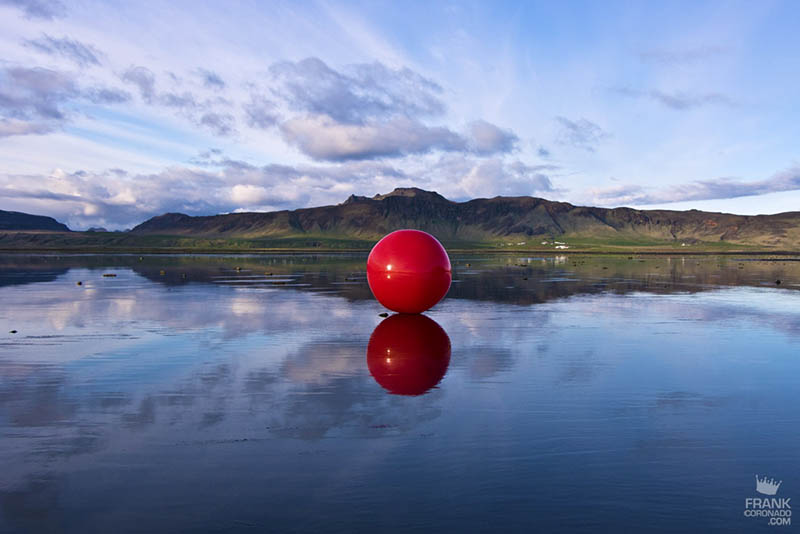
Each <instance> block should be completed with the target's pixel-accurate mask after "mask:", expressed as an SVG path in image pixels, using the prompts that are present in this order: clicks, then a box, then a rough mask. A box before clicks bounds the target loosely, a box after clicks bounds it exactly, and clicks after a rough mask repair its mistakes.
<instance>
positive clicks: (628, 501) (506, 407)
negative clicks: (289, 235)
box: [0, 255, 800, 532]
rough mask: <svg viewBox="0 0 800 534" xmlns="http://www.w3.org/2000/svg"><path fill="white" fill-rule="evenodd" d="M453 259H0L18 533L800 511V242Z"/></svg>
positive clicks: (7, 507)
mask: <svg viewBox="0 0 800 534" xmlns="http://www.w3.org/2000/svg"><path fill="white" fill-rule="evenodd" d="M452 259H453V266H454V283H453V286H452V288H451V290H450V293H449V294H448V297H447V298H446V299H445V300H444V301H442V302H441V303H440V304H439V305H437V306H436V307H435V308H433V309H432V310H430V311H429V312H428V313H427V314H426V317H427V318H416V319H413V318H411V319H410V318H408V317H405V316H390V317H388V318H386V319H384V318H383V317H380V316H379V314H380V313H382V312H384V311H385V310H383V309H382V308H381V306H380V305H379V304H378V303H377V302H375V301H374V300H373V299H372V298H371V295H370V293H369V288H368V287H367V285H366V278H365V274H364V263H365V257H364V256H359V255H272V256H227V257H226V256H182V255H175V256H138V255H121V256H98V255H62V256H56V255H48V256H30V255H6V256H0V467H2V473H3V476H2V477H0V531H22V532H24V531H45V532H46V531H72V532H90V531H98V532H103V531H104V532H141V531H151V532H152V531H182V532H238V531H275V532H286V531H309V532H311V531H314V532H318V531H323V530H324V531H342V532H344V531H346V532H350V531H365V530H370V531H372V530H377V531H415V530H418V531H423V530H424V531H428V530H434V529H435V530H440V531H459V532H460V531H477V530H484V531H485V530H506V531H521V530H526V531H542V532H555V531H559V532H617V531H630V532H636V531H640V532H645V531H661V532H676V531H692V532H711V531H760V530H764V531H773V529H776V528H778V530H779V531H782V530H783V531H785V530H790V529H791V528H792V527H791V526H789V527H775V526H768V525H767V520H766V519H763V518H747V517H744V514H743V511H744V508H745V499H746V498H751V497H759V496H760V495H759V494H757V493H756V492H755V483H754V476H755V475H756V474H759V475H768V476H770V477H774V478H776V479H782V480H783V484H782V485H781V487H780V489H779V493H778V496H782V497H794V496H796V495H800V467H798V466H799V465H800V462H798V460H800V453H799V452H798V441H800V440H798V435H799V434H798V430H797V429H798V428H800V424H799V423H800V415H799V412H798V407H800V403H799V402H798V400H799V398H800V394H799V393H798V392H799V391H800V389H799V387H800V373H798V371H800V358H799V357H798V353H799V349H800V292H799V291H797V289H800V262H798V261H795V260H794V259H793V258H778V257H773V258H767V257H764V258H759V257H749V256H748V257H741V258H739V257H731V256H726V257H714V256H686V257H679V256H676V257H663V256H655V257H638V256H631V257H627V256H609V257H592V256H576V255H569V256H550V257H524V256H510V255H509V256H469V257H467V256H464V257H453V258H452ZM104 275H114V276H104ZM779 281H780V283H778V282H779ZM79 283H80V285H79ZM382 323H383V324H382ZM12 330H16V333H11V331H12ZM415 343H416V345H415ZM392 351H394V352H392ZM414 351H417V352H419V353H420V354H419V357H410V356H409V352H414Z"/></svg>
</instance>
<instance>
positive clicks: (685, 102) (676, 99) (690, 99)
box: [612, 87, 735, 111]
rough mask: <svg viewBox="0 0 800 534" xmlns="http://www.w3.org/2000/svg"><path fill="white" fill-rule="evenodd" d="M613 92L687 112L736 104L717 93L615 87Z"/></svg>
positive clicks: (726, 96) (727, 97)
mask: <svg viewBox="0 0 800 534" xmlns="http://www.w3.org/2000/svg"><path fill="white" fill-rule="evenodd" d="M612 91H613V92H614V93H616V94H619V95H621V96H625V97H629V98H647V99H650V100H653V101H655V102H658V103H659V104H661V105H663V106H665V107H668V108H670V109H674V110H678V111H685V110H689V109H693V108H698V107H702V106H709V105H717V106H734V105H735V102H734V101H733V99H732V98H730V97H729V96H728V95H725V94H723V93H717V92H710V93H692V92H687V91H679V92H673V93H666V92H664V91H659V90H656V89H651V90H647V91H645V90H640V89H632V88H630V87H615V88H613V89H612Z"/></svg>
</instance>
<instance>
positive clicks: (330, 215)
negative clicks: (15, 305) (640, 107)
mask: <svg viewBox="0 0 800 534" xmlns="http://www.w3.org/2000/svg"><path fill="white" fill-rule="evenodd" d="M7 213H12V212H0V231H2V230H5V231H8V230H13V229H14V228H12V227H11V226H9V222H8V221H13V220H18V221H19V224H20V226H19V227H17V228H16V230H30V229H37V230H51V231H65V230H66V227H65V226H64V225H60V223H57V222H56V221H55V220H53V219H50V218H49V217H38V218H37V217H36V216H31V215H27V216H25V217H29V218H36V220H37V221H39V223H38V224H39V227H37V228H34V226H36V225H35V224H34V219H26V218H24V217H21V216H23V215H24V214H13V213H12V215H14V216H15V217H16V218H9V217H8V216H6V215H5V214H7ZM3 221H6V222H5V226H4V225H3V224H4V223H3ZM25 225H27V227H25ZM56 226H58V228H57V227H56ZM399 228H416V229H420V230H424V231H426V232H429V233H431V234H433V235H435V236H436V237H437V238H439V240H440V241H442V242H443V243H444V244H445V245H449V246H456V247H457V246H468V247H480V248H483V247H489V248H498V247H504V246H514V247H520V246H526V247H532V246H539V245H541V244H543V242H548V244H549V245H552V244H553V242H554V241H555V240H559V242H566V243H569V244H570V245H574V246H576V247H578V248H581V247H591V246H602V245H610V246H648V247H657V246H706V247H708V246H711V247H720V246H728V247H740V248H741V247H745V248H746V247H757V248H759V249H773V250H775V249H780V250H786V251H790V250H800V212H787V213H779V214H774V215H754V216H748V215H733V214H728V213H714V212H704V211H697V210H689V211H673V210H637V209H632V208H597V207H586V206H575V205H573V204H570V203H567V202H555V201H550V200H545V199H542V198H534V197H495V198H489V199H474V200H469V201H466V202H454V201H451V200H448V199H446V198H444V197H443V196H441V195H439V194H438V193H435V192H432V191H425V190H422V189H417V188H397V189H395V190H394V191H392V192H391V193H388V194H384V195H376V196H374V197H371V198H370V197H362V196H355V195H352V196H350V198H348V199H347V200H346V201H345V202H343V203H341V204H338V205H333V206H321V207H316V208H303V209H296V210H283V211H274V212H266V213H260V212H259V213H256V212H250V213H229V214H224V215H211V216H190V215H185V214H182V213H167V214H164V215H159V216H157V217H153V218H151V219H149V220H147V221H145V222H143V223H141V224H139V225H138V226H136V227H135V228H133V229H132V230H130V231H129V232H126V233H124V234H120V233H117V236H116V237H115V238H114V243H115V246H126V244H127V246H148V245H145V244H144V243H151V244H152V243H154V241H153V239H160V240H161V242H163V243H167V245H165V246H176V243H182V244H183V246H189V247H191V246H194V245H192V243H193V242H194V241H197V240H202V241H203V243H206V244H207V245H209V246H214V245H213V243H224V242H226V240H227V241H228V242H230V240H235V241H236V242H237V245H236V248H239V247H242V246H244V247H245V248H273V247H276V246H277V247H280V246H281V243H284V244H285V245H286V247H287V248H292V247H300V248H303V247H304V246H309V245H310V246H314V247H323V248H324V247H326V246H327V245H328V244H329V243H331V242H333V241H336V240H338V241H341V242H344V243H348V246H349V247H351V248H368V247H369V246H370V243H374V242H375V241H376V240H377V239H380V238H381V237H382V236H383V235H385V234H387V233H388V232H391V231H392V230H396V229H399ZM93 234H96V235H93ZM82 235H83V236H84V238H82V239H84V241H82V242H83V243H84V245H85V244H86V243H87V242H90V241H91V239H97V240H99V239H102V236H106V239H109V237H108V236H110V234H106V233H102V232H99V233H92V234H86V233H82ZM85 236H92V237H91V238H86V237H85ZM167 238H169V239H167ZM86 239H88V240H89V241H86ZM193 240H194V241H193ZM37 241H39V243H41V242H42V239H41V238H40V239H38V240H37ZM248 243H249V245H248ZM359 243H360V244H361V245H359ZM304 244H305V245H304ZM0 247H2V248H8V246H5V245H4V243H3V239H2V236H0Z"/></svg>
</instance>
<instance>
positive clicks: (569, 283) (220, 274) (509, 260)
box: [0, 254, 800, 305]
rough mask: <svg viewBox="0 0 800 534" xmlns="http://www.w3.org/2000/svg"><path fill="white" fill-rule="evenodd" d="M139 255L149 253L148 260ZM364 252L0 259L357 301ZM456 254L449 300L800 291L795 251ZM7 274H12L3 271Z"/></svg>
mask: <svg viewBox="0 0 800 534" xmlns="http://www.w3.org/2000/svg"><path fill="white" fill-rule="evenodd" d="M140 258H141V259H140ZM365 260H366V255H363V254H362V255H359V254H316V255H311V254H305V255H263V256H257V255H253V256H210V255H195V256H191V255H170V256H137V255H116V256H110V255H109V256H103V255H86V256H15V255H8V256H0V285H13V284H18V283H29V282H35V281H39V280H42V281H50V280H54V279H55V277H56V276H57V275H59V274H63V273H64V272H65V271H66V270H67V269H71V268H89V269H92V270H96V271H101V272H97V276H98V277H99V276H100V275H101V274H102V271H103V270H104V269H108V268H112V267H116V268H119V267H127V268H130V269H132V270H133V271H134V272H136V273H137V274H139V275H141V276H144V277H145V278H147V279H149V280H151V281H153V282H157V283H159V284H164V285H167V286H181V285H185V284H190V283H208V284H215V285H220V286H226V287H247V288H275V289H296V290H301V291H311V292H315V293H330V294H336V295H339V296H342V297H345V298H347V299H348V300H351V301H356V300H372V298H373V297H372V293H371V292H370V290H369V287H368V286H367V282H366V276H365V272H364V271H365ZM452 260H453V262H452V263H453V284H452V286H451V287H450V291H449V292H448V294H447V298H450V299H471V300H483V301H494V302H503V303H512V304H518V305H530V304H536V303H542V302H547V301H550V300H553V299H559V298H564V297H568V296H570V295H576V294H595V293H601V292H606V291H608V292H613V293H618V294H626V293H631V292H640V291H641V292H647V293H658V294H670V293H676V292H677V293H685V292H701V291H708V290H712V289H715V288H717V287H720V286H755V287H763V286H765V285H766V286H771V287H776V286H778V284H776V281H777V280H781V284H780V288H781V289H789V290H792V289H795V290H796V289H798V288H800V261H797V260H796V259H792V258H746V259H737V258H734V257H725V256H701V257H691V256H689V257H665V256H656V257H646V258H639V257H630V258H627V257H624V256H612V257H598V256H579V255H575V256H557V257H541V258H519V257H516V256H506V255H489V256H462V257H454V258H452ZM4 271H6V272H8V273H9V274H8V276H4V275H3V273H4Z"/></svg>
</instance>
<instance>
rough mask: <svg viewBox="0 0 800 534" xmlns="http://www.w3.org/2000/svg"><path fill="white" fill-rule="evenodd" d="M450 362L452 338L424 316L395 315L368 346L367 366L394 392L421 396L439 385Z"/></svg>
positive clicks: (370, 339)
mask: <svg viewBox="0 0 800 534" xmlns="http://www.w3.org/2000/svg"><path fill="white" fill-rule="evenodd" d="M448 365H450V338H449V337H447V333H446V332H445V331H444V330H443V329H442V327H441V326H439V325H438V324H437V323H436V321H434V320H433V319H431V318H430V317H426V316H425V315H403V314H400V315H392V316H391V317H389V318H388V319H384V320H383V322H381V324H379V325H378V326H377V327H376V328H375V331H374V332H372V336H371V337H370V338H369V344H368V345H367V367H369V372H370V374H371V375H372V377H373V378H374V379H375V381H376V382H377V383H378V384H380V385H381V387H383V388H384V389H385V390H387V391H388V392H389V393H394V394H395V395H421V394H423V393H425V392H426V391H428V390H429V389H431V388H432V387H433V386H435V385H436V384H438V383H439V382H440V381H441V379H442V377H444V375H445V373H446V372H447V366H448Z"/></svg>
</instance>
